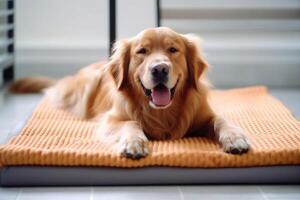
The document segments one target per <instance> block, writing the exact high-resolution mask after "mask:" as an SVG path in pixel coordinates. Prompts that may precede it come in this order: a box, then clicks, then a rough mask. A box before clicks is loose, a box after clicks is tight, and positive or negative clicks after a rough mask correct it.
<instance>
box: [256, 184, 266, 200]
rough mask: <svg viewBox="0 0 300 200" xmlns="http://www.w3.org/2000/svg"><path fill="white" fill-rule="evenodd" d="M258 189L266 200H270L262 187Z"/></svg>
mask: <svg viewBox="0 0 300 200" xmlns="http://www.w3.org/2000/svg"><path fill="white" fill-rule="evenodd" d="M256 188H257V189H258V191H259V193H260V194H261V196H262V197H263V199H264V200H269V199H268V197H267V196H266V194H265V193H264V191H263V190H262V189H261V188H260V186H256Z"/></svg>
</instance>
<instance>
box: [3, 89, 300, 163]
mask: <svg viewBox="0 0 300 200" xmlns="http://www.w3.org/2000/svg"><path fill="white" fill-rule="evenodd" d="M210 100H211V103H212V106H213V108H214V109H215V110H216V112H218V113H219V114H220V115H222V116H223V117H225V118H226V119H228V120H230V121H232V122H233V123H235V124H237V125H240V126H241V127H242V128H244V129H245V130H246V132H247V135H248V137H249V138H250V140H251V142H252V149H251V151H250V152H249V153H247V154H245V155H243V156H239V155H230V154H226V153H223V152H222V150H221V148H220V146H219V145H218V143H216V142H215V141H213V140H210V139H208V138H184V139H181V140H176V141H167V142H162V141H152V142H149V145H150V149H151V155H150V156H148V157H147V158H145V159H142V160H140V161H132V160H128V159H125V158H120V156H119V155H118V154H117V153H116V152H114V151H113V150H112V149H110V148H109V147H108V146H106V145H105V144H103V143H101V141H96V140H94V139H93V130H94V129H95V128H96V126H97V123H96V122H92V121H82V120H79V119H77V118H76V117H74V116H72V115H71V114H70V113H68V112H65V111H62V110H57V109H54V108H52V107H51V106H50V105H49V104H48V102H47V100H43V101H42V102H41V103H40V104H39V105H38V106H37V108H36V110H35V111H34V113H33V115H32V117H31V118H30V119H29V121H28V123H27V125H26V126H25V127H24V128H23V130H22V131H21V133H20V134H19V135H18V136H16V137H14V138H13V139H12V140H10V142H9V143H8V144H6V145H2V146H1V147H0V164H1V165H3V166H9V165H60V166H112V167H143V166H177V167H209V168H215V167H246V166H265V165H291V164H300V123H299V122H298V121H297V120H296V119H294V117H293V116H292V115H291V113H290V111H289V110H288V109H287V108H286V107H285V106H283V104H282V103H280V102H279V101H278V100H276V99H274V98H273V97H271V96H270V95H268V93H267V90H266V88H264V87H252V88H243V89H233V90H227V91H214V92H213V93H212V94H211V97H210Z"/></svg>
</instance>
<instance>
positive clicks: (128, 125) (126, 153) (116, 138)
mask: <svg viewBox="0 0 300 200" xmlns="http://www.w3.org/2000/svg"><path fill="white" fill-rule="evenodd" d="M101 121H102V123H101V124H100V126H99V128H98V130H97V134H96V135H97V137H98V139H99V140H101V141H103V142H105V143H106V144H109V145H112V146H113V147H114V148H116V149H117V151H118V152H119V153H120V155H121V156H123V157H126V158H131V159H133V160H138V159H140V158H143V157H145V156H147V155H148V154H149V149H148V146H147V142H148V139H147V137H146V136H145V134H144V132H143V130H142V129H141V128H140V126H139V125H138V123H137V122H135V121H116V120H112V119H108V118H106V119H102V120H101Z"/></svg>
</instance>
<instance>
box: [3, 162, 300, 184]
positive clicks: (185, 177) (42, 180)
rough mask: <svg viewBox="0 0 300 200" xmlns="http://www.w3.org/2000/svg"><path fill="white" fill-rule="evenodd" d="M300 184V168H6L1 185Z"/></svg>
mask: <svg viewBox="0 0 300 200" xmlns="http://www.w3.org/2000/svg"><path fill="white" fill-rule="evenodd" d="M254 183H255V184H267V183H268V184H269V183H274V184H275V183H289V184H296V183H300V166H269V167H252V168H218V169H205V168H174V167H172V168H171V167H148V168H136V169H125V168H107V167H101V168H97V167H44V166H43V167H42V166H20V167H5V168H3V169H2V171H1V185H2V186H52V185H56V186H57V185H59V186H87V185H89V186H91V185H166V184H167V185H170V184H254Z"/></svg>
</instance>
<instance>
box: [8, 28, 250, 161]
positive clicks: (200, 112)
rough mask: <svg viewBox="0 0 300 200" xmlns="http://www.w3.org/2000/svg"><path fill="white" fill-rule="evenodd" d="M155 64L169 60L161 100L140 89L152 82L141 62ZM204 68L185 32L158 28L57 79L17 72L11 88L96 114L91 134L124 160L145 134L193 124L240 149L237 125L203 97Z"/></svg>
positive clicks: (171, 133) (165, 133)
mask: <svg viewBox="0 0 300 200" xmlns="http://www.w3.org/2000/svg"><path fill="white" fill-rule="evenodd" d="M171 48H173V49H171ZM174 49H175V50H174ZM157 63H164V64H165V65H167V66H169V77H168V81H167V82H166V83H165V85H166V87H167V88H169V89H171V88H172V89H173V90H174V96H173V97H172V99H171V102H170V103H169V104H168V105H166V106H163V107H160V106H157V105H155V104H154V103H153V102H152V101H151V100H150V99H149V97H147V96H146V95H145V91H144V90H145V89H146V90H149V91H150V90H151V89H152V88H153V87H155V83H153V81H152V79H151V73H150V72H149V71H150V70H149V67H150V66H151V65H153V64H157ZM207 68H208V64H207V62H206V60H205V59H204V57H203V54H202V52H201V49H200V48H199V47H198V45H197V44H196V42H195V39H194V38H193V37H192V36H187V35H181V34H178V33H176V32H174V31H172V30H171V29H169V28H164V27H161V28H152V29H147V30H145V31H142V32H141V33H140V34H138V35H137V36H135V37H133V38H130V39H124V40H121V41H119V42H117V43H116V45H115V48H114V53H113V55H112V57H111V58H110V60H109V61H107V62H101V63H96V64H92V65H90V66H88V67H86V68H83V69H82V70H80V71H79V72H78V73H77V74H75V75H73V76H68V77H66V78H64V79H61V80H59V81H57V82H50V81H48V80H47V79H35V78H27V79H23V80H20V81H17V82H15V83H14V84H13V85H12V86H11V89H12V90H14V91H16V92H30V91H34V92H36V91H37V90H40V89H42V88H45V87H47V89H46V95H47V96H48V97H49V99H50V100H51V101H52V103H53V105H55V106H57V107H59V108H62V109H67V110H69V111H71V112H73V113H74V114H76V115H77V116H79V117H81V118H84V119H93V120H99V128H98V131H97V133H96V135H97V136H98V138H99V139H101V140H103V141H105V142H107V143H111V144H114V146H115V147H116V148H117V149H118V150H119V151H120V153H121V155H124V156H126V157H129V158H132V159H139V158H141V157H144V156H146V155H147V154H148V153H149V150H148V147H147V141H148V139H156V140H165V139H178V138H182V137H184V136H186V135H187V134H189V133H194V135H195V134H196V135H197V133H201V132H203V131H201V130H210V131H212V132H213V134H214V135H215V136H216V139H218V140H219V142H220V143H221V145H222V146H223V149H224V150H225V151H226V152H231V153H243V152H246V151H247V150H248V148H249V144H248V141H247V139H246V138H245V136H244V134H243V131H242V130H241V129H240V128H238V127H236V126H234V125H232V124H229V123H228V122H226V121H225V120H224V119H222V118H221V117H218V116H216V114H215V113H214V112H213V111H212V109H211V108H210V106H209V104H208V101H207V93H208V87H207V84H206V83H205V71H206V70H207ZM29 83H30V84H29ZM50 85H51V87H50ZM21 86H22V87H21Z"/></svg>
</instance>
